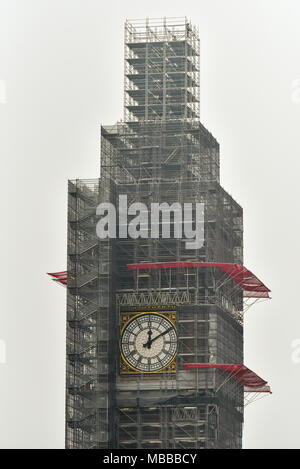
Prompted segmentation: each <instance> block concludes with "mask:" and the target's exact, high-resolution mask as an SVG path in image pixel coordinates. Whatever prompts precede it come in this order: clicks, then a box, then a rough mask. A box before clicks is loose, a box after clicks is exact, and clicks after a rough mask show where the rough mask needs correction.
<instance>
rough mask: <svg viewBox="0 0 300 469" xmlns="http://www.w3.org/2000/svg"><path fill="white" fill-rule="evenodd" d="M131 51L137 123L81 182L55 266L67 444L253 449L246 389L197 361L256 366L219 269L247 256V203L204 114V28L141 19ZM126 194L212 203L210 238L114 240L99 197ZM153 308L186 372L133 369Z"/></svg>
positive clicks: (129, 72) (112, 129) (238, 295)
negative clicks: (193, 241)
mask: <svg viewBox="0 0 300 469" xmlns="http://www.w3.org/2000/svg"><path fill="white" fill-rule="evenodd" d="M124 57H125V80H124V120H123V121H122V122H118V123H116V124H115V125H113V126H103V127H102V128H101V175H100V178H99V179H93V180H72V181H69V197H68V266H67V277H66V273H65V274H64V275H62V274H59V273H54V274H52V275H53V277H54V279H55V280H56V281H58V282H60V283H63V284H67V291H68V293H67V378H66V381H67V402H66V446H67V448H124V449H125V448H127V449H130V448H149V449H154V448H240V447H241V444H242V425H243V409H244V388H243V385H242V384H241V383H238V382H237V381H234V382H233V381H232V380H227V381H226V382H225V383H224V372H223V371H222V370H220V369H218V368H209V369H208V368H207V369H201V370H197V372H194V373H191V372H190V371H189V370H187V369H186V365H187V364H191V363H204V364H222V363H225V364H226V363H231V364H242V363H243V308H244V292H243V285H241V284H240V283H239V282H237V281H236V280H237V279H236V278H234V277H232V276H231V277H230V276H228V273H226V272H225V271H224V270H221V269H220V268H217V267H216V265H213V263H227V264H228V265H238V266H242V265H243V211H242V208H241V207H240V206H239V204H238V203H237V202H236V201H235V200H234V199H233V198H232V197H231V196H230V195H229V194H228V193H227V192H226V191H225V190H224V189H223V188H222V187H221V186H220V182H219V166H220V164H219V145H218V143H217V141H216V140H215V139H214V137H213V136H212V135H211V134H210V132H209V131H208V130H206V129H205V128H204V126H203V125H202V124H201V123H200V120H199V37H198V32H197V28H196V27H194V26H192V25H191V23H190V22H189V21H188V20H187V19H186V18H170V19H169V18H168V19H166V18H163V19H159V20H158V19H146V20H145V21H139V20H133V21H131V20H128V21H126V23H125V56H124ZM124 194H126V196H127V203H128V205H130V204H133V203H135V202H139V203H143V204H144V206H145V208H146V209H147V210H148V209H149V211H150V207H151V204H153V203H161V202H165V203H168V204H169V205H171V204H173V203H179V204H181V205H183V204H184V203H192V204H195V203H202V204H204V244H203V246H202V247H201V248H198V249H194V250H189V249H187V248H186V245H185V239H176V238H175V237H173V238H172V237H170V238H169V239H164V238H162V237H161V236H159V237H158V238H155V239H154V238H151V237H144V236H141V237H139V238H137V239H131V238H129V237H124V238H115V239H113V238H106V239H100V238H99V237H97V235H96V224H97V222H98V220H99V216H97V215H96V208H97V206H98V204H99V203H100V202H109V203H111V204H114V206H115V207H117V220H119V218H118V217H119V209H118V200H119V196H120V195H124ZM170 222H171V232H172V233H173V232H174V229H175V221H174V218H171V220H170ZM117 230H119V225H118V226H117ZM161 232H162V220H160V222H159V233H161ZM172 262H174V263H177V264H178V265H177V268H174V269H173V268H160V269H148V270H147V269H145V268H144V269H143V268H142V269H138V268H137V269H131V268H129V266H130V265H132V264H134V265H140V264H144V265H146V264H147V263H148V264H149V263H151V264H153V263H172ZM180 263H183V264H182V265H179V264H180ZM184 263H198V264H199V265H197V267H196V268H195V267H193V266H185V265H184ZM201 263H202V264H201ZM204 263H210V265H209V266H206V268H204ZM153 311H155V312H158V313H160V314H162V315H163V314H166V313H168V312H170V311H174V314H175V316H176V320H175V323H176V330H177V336H178V350H177V357H176V366H175V371H176V372H174V370H173V372H172V373H171V372H169V371H168V370H162V371H161V372H160V373H152V374H147V373H143V372H139V373H132V374H131V373H128V374H124V373H122V369H121V367H120V350H119V341H120V332H121V327H120V326H121V322H120V318H121V315H124V314H127V315H128V317H131V315H134V314H137V313H139V312H153Z"/></svg>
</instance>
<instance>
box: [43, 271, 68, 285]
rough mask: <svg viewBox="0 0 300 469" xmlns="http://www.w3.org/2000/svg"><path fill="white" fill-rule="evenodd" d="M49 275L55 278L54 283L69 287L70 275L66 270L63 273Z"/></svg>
mask: <svg viewBox="0 0 300 469" xmlns="http://www.w3.org/2000/svg"><path fill="white" fill-rule="evenodd" d="M48 275H50V277H53V278H52V280H53V281H54V282H58V283H60V284H61V285H64V286H66V285H67V275H68V272H67V271H66V270H64V271H62V272H52V273H50V272H48Z"/></svg>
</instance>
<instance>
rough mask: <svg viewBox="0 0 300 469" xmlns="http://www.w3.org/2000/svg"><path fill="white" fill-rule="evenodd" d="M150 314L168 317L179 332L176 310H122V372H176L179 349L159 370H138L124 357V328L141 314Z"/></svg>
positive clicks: (136, 373) (138, 373) (149, 373)
mask: <svg viewBox="0 0 300 469" xmlns="http://www.w3.org/2000/svg"><path fill="white" fill-rule="evenodd" d="M148 314H154V315H157V316H161V317H162V318H165V319H167V320H168V321H169V322H170V323H171V324H172V326H173V327H174V329H175V331H176V332H177V327H176V311H152V310H150V311H134V312H121V313H120V342H119V346H120V374H127V375H128V374H131V375H132V374H135V375H140V374H148V375H151V374H161V373H176V357H177V350H176V352H175V354H174V356H173V358H172V359H171V360H170V362H168V364H167V366H165V367H163V368H161V369H159V370H154V371H141V370H137V369H136V368H134V367H133V366H131V365H130V364H129V363H128V362H127V361H126V358H125V357H124V355H123V353H122V343H121V341H122V335H123V332H124V330H125V329H126V328H127V326H128V324H129V323H130V322H131V321H132V320H134V319H135V318H138V317H139V316H143V315H148Z"/></svg>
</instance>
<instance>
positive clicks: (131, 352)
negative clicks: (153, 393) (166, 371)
mask: <svg viewBox="0 0 300 469" xmlns="http://www.w3.org/2000/svg"><path fill="white" fill-rule="evenodd" d="M176 351H177V333H176V329H175V327H174V325H173V324H172V323H171V322H170V321H169V320H168V319H167V318H166V317H164V316H162V315H160V314H155V313H144V314H141V315H139V316H136V317H134V318H133V319H132V320H131V321H130V322H129V323H128V324H127V325H126V326H125V328H124V329H123V332H122V336H121V352H122V355H123V358H124V360H125V361H126V362H127V363H128V364H129V365H130V366H131V367H132V368H134V369H136V370H138V371H144V372H155V371H160V370H161V369H163V368H165V367H166V366H167V365H168V364H169V363H170V362H171V361H172V360H173V359H174V357H175V355H176Z"/></svg>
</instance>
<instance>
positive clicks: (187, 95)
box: [124, 17, 200, 122]
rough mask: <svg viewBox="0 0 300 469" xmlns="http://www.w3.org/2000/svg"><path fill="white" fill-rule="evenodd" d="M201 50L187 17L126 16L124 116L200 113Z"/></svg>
mask: <svg viewBox="0 0 300 469" xmlns="http://www.w3.org/2000/svg"><path fill="white" fill-rule="evenodd" d="M199 55H200V40H199V34H198V29H197V28H196V27H195V26H193V25H192V24H191V23H190V22H189V21H188V20H187V18H185V17H179V18H165V17H164V18H151V19H150V18H146V19H143V20H126V22H125V79H124V121H125V122H130V121H149V120H150V121H152V120H155V121H157V120H162V121H165V120H174V119H199V117H200V115H199V82H200V80H199Z"/></svg>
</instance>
